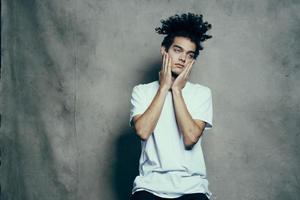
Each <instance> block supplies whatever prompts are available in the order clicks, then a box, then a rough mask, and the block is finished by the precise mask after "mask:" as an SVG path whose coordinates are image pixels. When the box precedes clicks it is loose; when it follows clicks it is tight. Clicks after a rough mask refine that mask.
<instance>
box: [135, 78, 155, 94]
mask: <svg viewBox="0 0 300 200" xmlns="http://www.w3.org/2000/svg"><path fill="white" fill-rule="evenodd" d="M158 84H159V83H158V81H153V82H150V83H140V84H138V85H135V86H134V87H133V90H139V91H144V92H145V91H148V90H152V89H156V88H157V86H158Z"/></svg>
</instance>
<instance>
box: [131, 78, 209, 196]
mask: <svg viewBox="0 0 300 200" xmlns="http://www.w3.org/2000/svg"><path fill="white" fill-rule="evenodd" d="M158 88H159V82H158V81H154V82H151V83H148V84H139V85H137V86H135V87H134V88H133V91H132V97H131V106H132V107H131V112H130V120H129V125H130V126H131V120H132V118H133V117H134V116H135V115H138V114H143V113H144V112H145V110H146V109H147V108H148V107H149V105H150V104H151V102H152V100H153V98H154V96H155V95H156V93H157V90H158ZM182 94H183V98H184V102H185V104H186V106H187V108H188V111H189V113H190V114H191V116H192V118H193V119H200V120H203V121H205V122H206V127H205V129H208V128H211V127H212V117H213V114H212V112H213V108H212V97H211V90H210V89H209V88H208V87H205V86H203V85H200V84H193V83H190V82H187V83H186V85H185V87H184V88H183V89H182ZM201 140H202V137H200V139H199V140H198V142H197V143H196V144H195V145H194V146H193V148H192V149H191V150H187V149H185V147H184V142H183V137H182V133H180V131H179V128H178V126H177V123H176V119H175V112H174V107H173V101H172V94H171V92H170V91H169V92H168V94H167V96H166V99H165V102H164V106H163V109H162V112H161V115H160V117H159V120H158V122H157V125H156V127H155V129H154V131H153V133H152V134H151V135H150V136H149V138H148V139H147V140H146V141H143V140H141V147H142V148H141V156H140V160H139V175H138V176H137V177H136V178H135V180H134V183H133V189H132V194H133V193H134V192H136V191H140V190H146V191H148V192H151V193H153V194H154V195H156V196H160V197H163V198H177V197H180V196H182V195H183V194H190V193H205V194H206V196H207V197H208V198H210V197H211V192H210V191H209V190H208V184H209V183H208V181H207V179H206V168H205V163H204V157H203V152H202V147H201Z"/></svg>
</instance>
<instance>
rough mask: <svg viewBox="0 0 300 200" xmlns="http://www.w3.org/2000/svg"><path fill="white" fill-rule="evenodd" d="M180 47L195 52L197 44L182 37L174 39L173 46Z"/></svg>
mask: <svg viewBox="0 0 300 200" xmlns="http://www.w3.org/2000/svg"><path fill="white" fill-rule="evenodd" d="M175 45H176V46H180V47H181V48H183V49H184V50H185V51H195V50H196V44H195V43H194V42H192V41H191V39H189V38H186V37H181V36H176V37H175V38H174V41H173V44H172V45H171V46H175Z"/></svg>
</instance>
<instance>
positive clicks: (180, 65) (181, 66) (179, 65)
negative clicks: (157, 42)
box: [175, 63, 184, 68]
mask: <svg viewBox="0 0 300 200" xmlns="http://www.w3.org/2000/svg"><path fill="white" fill-rule="evenodd" d="M175 65H176V66H178V67H180V68H183V67H184V65H182V64H179V63H176V64H175Z"/></svg>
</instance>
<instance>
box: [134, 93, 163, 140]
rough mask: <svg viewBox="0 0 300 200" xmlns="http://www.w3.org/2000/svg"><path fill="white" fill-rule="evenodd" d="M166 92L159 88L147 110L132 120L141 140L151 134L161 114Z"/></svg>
mask: <svg viewBox="0 0 300 200" xmlns="http://www.w3.org/2000/svg"><path fill="white" fill-rule="evenodd" d="M167 92H168V90H166V89H164V88H159V89H158V91H157V93H156V95H155V97H154V99H153V100H152V102H151V104H150V106H149V107H148V108H147V110H146V111H145V112H144V113H143V114H141V115H136V116H135V117H134V118H133V122H134V127H135V130H136V133H137V134H138V136H139V137H140V138H141V139H142V140H147V139H148V137H149V136H150V135H151V133H152V132H153V130H154V128H155V126H156V124H157V121H158V119H159V116H160V114H161V111H162V108H163V105H164V102H165V98H166V95H167Z"/></svg>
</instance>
